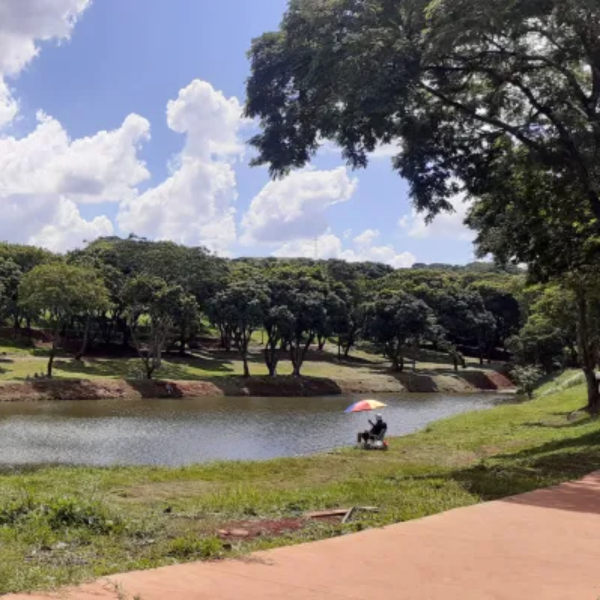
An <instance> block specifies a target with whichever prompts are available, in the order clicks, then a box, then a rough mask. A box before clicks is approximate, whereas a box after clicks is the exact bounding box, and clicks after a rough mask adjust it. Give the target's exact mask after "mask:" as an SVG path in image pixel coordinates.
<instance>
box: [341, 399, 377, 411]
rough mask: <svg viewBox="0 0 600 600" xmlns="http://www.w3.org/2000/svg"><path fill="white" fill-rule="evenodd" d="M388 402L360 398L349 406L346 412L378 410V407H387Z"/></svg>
mask: <svg viewBox="0 0 600 600" xmlns="http://www.w3.org/2000/svg"><path fill="white" fill-rule="evenodd" d="M386 406H387V404H384V403H383V402H379V400H359V401H358V402H355V403H354V404H353V405H352V406H349V407H348V408H347V409H346V410H345V412H347V413H356V412H365V411H368V410H377V409H378V408H385V407H386Z"/></svg>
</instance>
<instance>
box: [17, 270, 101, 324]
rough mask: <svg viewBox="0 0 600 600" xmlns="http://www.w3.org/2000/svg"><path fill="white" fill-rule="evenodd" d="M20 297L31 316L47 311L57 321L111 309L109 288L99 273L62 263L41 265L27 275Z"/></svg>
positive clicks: (24, 278)
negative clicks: (107, 288) (109, 307)
mask: <svg viewBox="0 0 600 600" xmlns="http://www.w3.org/2000/svg"><path fill="white" fill-rule="evenodd" d="M19 297H20V304H21V306H22V307H24V308H26V309H27V310H29V311H31V312H32V313H41V312H45V311H47V312H48V313H50V314H51V315H52V317H53V319H54V320H56V321H64V319H66V318H69V317H73V316H75V315H78V314H82V313H83V314H90V313H92V312H94V311H100V310H106V309H107V308H108V305H109V300H108V292H107V290H106V287H105V286H104V283H103V281H102V280H101V279H100V277H99V276H98V275H97V274H96V273H94V272H93V271H90V270H89V269H85V268H83V267H76V266H71V265H67V264H65V263H62V262H56V263H50V264H44V265H40V266H38V267H35V268H34V269H32V270H31V271H29V273H27V274H26V275H24V276H23V278H22V280H21V284H20V286H19Z"/></svg>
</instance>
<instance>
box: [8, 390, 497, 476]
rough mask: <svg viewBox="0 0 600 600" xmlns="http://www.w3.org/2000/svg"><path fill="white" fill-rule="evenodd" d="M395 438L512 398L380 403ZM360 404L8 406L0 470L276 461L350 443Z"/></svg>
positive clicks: (361, 424) (228, 401) (337, 400)
mask: <svg viewBox="0 0 600 600" xmlns="http://www.w3.org/2000/svg"><path fill="white" fill-rule="evenodd" d="M377 398H378V399H380V400H382V401H384V402H386V403H387V404H388V407H387V408H386V409H384V410H382V412H383V413H384V416H385V420H386V421H387V423H388V426H389V430H388V432H389V435H392V436H397V435H403V434H407V433H411V432H414V431H417V430H419V429H422V428H423V427H425V426H426V425H427V424H428V423H430V422H432V421H436V420H438V419H442V418H444V417H448V416H451V415H455V414H458V413H463V412H467V411H472V410H480V409H485V408H490V407H492V406H495V405H497V404H498V403H500V402H503V401H505V399H506V397H503V396H499V395H495V394H481V395H477V394H471V395H466V396H455V395H452V396H447V395H444V394H435V395H423V394H419V395H413V394H407V395H404V396H377ZM358 399H359V398H358V397H355V398H353V397H327V398H198V399H168V400H125V401H124V400H115V401H112V400H94V401H78V402H42V403H32V402H29V403H5V404H0V465H23V464H34V465H35V464H42V463H54V464H88V465H114V464H123V465H171V466H179V465H186V464H191V463H199V462H207V461H214V460H229V459H245V460H252V459H268V458H274V457H280V456H298V455H307V454H314V453H318V452H323V451H327V450H331V449H334V448H339V447H342V446H349V445H352V444H353V443H354V442H355V439H356V433H357V431H358V430H363V429H365V428H366V427H367V419H369V418H373V415H372V414H370V413H360V414H351V415H348V414H345V413H344V412H343V411H344V410H345V409H346V408H347V407H348V406H349V405H350V404H351V403H352V402H354V401H356V400H358Z"/></svg>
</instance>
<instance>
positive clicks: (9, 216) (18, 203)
mask: <svg viewBox="0 0 600 600" xmlns="http://www.w3.org/2000/svg"><path fill="white" fill-rule="evenodd" d="M0 206H1V207H2V220H1V221H0V239H2V240H9V241H11V242H22V243H27V244H34V245H37V246H43V247H45V248H48V249H49V250H53V251H55V252H64V251H66V250H71V249H73V248H77V247H80V246H83V244H84V241H92V240H94V239H96V238H98V237H100V236H106V235H111V234H112V233H113V232H114V228H113V225H112V223H111V222H110V220H109V219H108V218H107V217H105V216H100V217H96V218H94V219H92V220H90V221H88V220H86V219H84V218H83V217H82V216H81V214H80V213H79V209H78V207H77V205H76V204H75V203H74V202H73V201H72V200H69V199H68V198H65V197H63V196H60V195H57V194H52V195H49V194H46V195H28V194H23V195H14V196H8V197H3V198H0Z"/></svg>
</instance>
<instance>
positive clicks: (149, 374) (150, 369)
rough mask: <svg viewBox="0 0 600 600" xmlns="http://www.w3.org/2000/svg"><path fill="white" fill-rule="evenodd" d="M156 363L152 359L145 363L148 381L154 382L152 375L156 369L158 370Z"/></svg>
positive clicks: (149, 358)
mask: <svg viewBox="0 0 600 600" xmlns="http://www.w3.org/2000/svg"><path fill="white" fill-rule="evenodd" d="M153 363H154V361H153V359H152V357H150V356H149V357H148V359H147V360H145V361H144V366H145V367H146V372H145V375H146V379H148V380H149V381H150V380H152V375H154V369H155V368H156V367H155V366H154V364H153Z"/></svg>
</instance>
